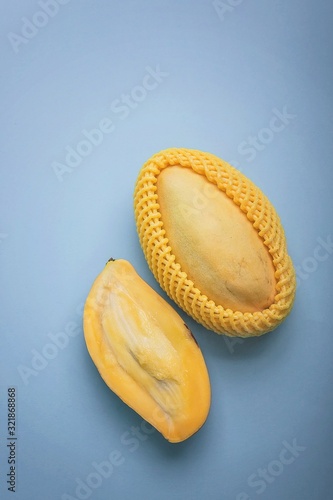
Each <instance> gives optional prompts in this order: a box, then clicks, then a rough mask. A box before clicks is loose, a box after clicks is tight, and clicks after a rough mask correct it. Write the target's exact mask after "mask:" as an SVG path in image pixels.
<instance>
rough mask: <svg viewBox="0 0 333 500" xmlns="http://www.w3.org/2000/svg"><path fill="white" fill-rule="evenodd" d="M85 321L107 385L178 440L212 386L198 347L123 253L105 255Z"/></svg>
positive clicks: (200, 418) (195, 424)
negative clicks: (121, 256) (113, 257)
mask: <svg viewBox="0 0 333 500" xmlns="http://www.w3.org/2000/svg"><path fill="white" fill-rule="evenodd" d="M83 329H84V336H85V341H86V345H87V348H88V351H89V354H90V356H91V358H92V360H93V362H94V363H95V365H96V367H97V369H98V371H99V373H100V375H101V377H102V378H103V380H104V381H105V383H106V384H107V385H108V387H109V388H110V389H111V390H112V391H113V392H115V393H116V394H117V395H118V396H119V397H120V398H121V399H122V400H123V401H124V402H125V403H126V404H127V405H128V406H130V407H131V408H132V409H133V410H135V411H136V412H137V413H138V414H139V415H141V416H142V417H143V418H144V419H145V420H147V421H148V422H149V423H150V424H151V425H153V426H154V427H155V428H156V429H157V430H158V431H159V432H161V433H162V435H163V436H164V437H165V438H166V439H167V440H168V441H170V442H173V443H176V442H180V441H183V440H185V439H187V438H189V437H190V436H191V435H192V434H194V433H195V432H197V431H198V430H199V428H200V427H201V426H202V425H203V424H204V422H205V420H206V418H207V416H208V413H209V408H210V397H211V396H210V394H211V392H210V381H209V375H208V371H207V368H206V364H205V361H204V358H203V356H202V353H201V351H200V348H199V346H198V345H197V343H196V341H195V339H194V337H193V336H192V334H191V333H190V331H189V329H188V327H187V326H186V325H185V324H184V322H183V320H182V318H181V317H180V316H179V315H178V314H177V313H176V311H175V310H174V309H173V308H172V307H171V306H170V305H169V304H168V303H167V302H166V301H165V300H164V299H162V297H160V296H159V295H158V294H157V293H156V292H155V291H154V290H153V289H152V288H151V287H150V286H149V285H148V284H147V283H146V282H145V281H144V280H142V279H141V278H140V276H139V275H138V274H137V273H136V271H135V270H134V268H133V266H132V265H131V264H130V263H129V262H128V261H125V260H121V259H119V260H115V261H113V260H111V261H109V262H108V263H107V265H106V266H105V268H104V269H103V271H102V272H101V273H100V275H99V276H98V277H97V278H96V280H95V282H94V284H93V286H92V288H91V290H90V292H89V294H88V297H87V300H86V303H85V307H84V315H83Z"/></svg>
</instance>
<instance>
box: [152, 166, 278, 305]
mask: <svg viewBox="0 0 333 500" xmlns="http://www.w3.org/2000/svg"><path fill="white" fill-rule="evenodd" d="M207 184H208V181H207V179H206V177H204V176H202V175H199V174H197V173H196V172H194V171H193V170H192V169H189V168H182V167H179V166H173V167H172V168H165V169H164V170H163V171H162V172H161V173H160V175H159V176H158V180H157V194H158V200H159V204H160V213H161V216H162V220H163V227H164V229H165V232H166V234H167V235H168V239H169V244H170V246H171V248H172V250H173V252H174V254H175V255H177V259H178V260H179V262H181V263H182V268H183V270H184V271H185V272H186V274H187V276H188V278H189V279H190V280H192V281H193V282H195V284H196V286H197V287H198V288H199V289H200V291H201V293H203V294H205V295H207V297H209V298H210V299H212V300H213V301H214V302H215V303H216V304H223V306H224V307H225V308H229V309H232V310H234V311H241V312H243V313H245V312H255V311H262V310H263V309H266V308H267V307H269V306H270V305H271V304H272V302H273V300H274V296H275V285H276V281H275V276H274V272H275V270H274V266H273V262H272V258H271V256H270V254H269V253H268V250H267V247H265V245H263V242H262V240H261V238H260V237H259V235H258V233H257V231H256V230H255V229H254V228H253V226H252V224H251V223H250V221H249V220H248V219H247V218H246V216H245V214H244V213H243V212H241V211H240V210H239V208H238V207H237V206H236V205H235V204H234V203H233V202H232V200H231V199H230V198H228V197H227V196H225V195H224V194H223V193H221V192H220V191H219V190H218V188H217V187H216V186H209V187H210V189H209V190H208V189H205V188H206V185H207Z"/></svg>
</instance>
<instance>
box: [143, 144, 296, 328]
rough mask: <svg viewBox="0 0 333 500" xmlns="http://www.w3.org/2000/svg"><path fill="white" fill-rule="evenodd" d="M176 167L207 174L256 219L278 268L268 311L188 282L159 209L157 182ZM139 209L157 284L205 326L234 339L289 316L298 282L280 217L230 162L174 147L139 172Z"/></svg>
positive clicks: (243, 210)
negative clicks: (218, 299) (219, 299)
mask: <svg viewBox="0 0 333 500" xmlns="http://www.w3.org/2000/svg"><path fill="white" fill-rule="evenodd" d="M173 165H177V166H181V167H184V168H191V169H192V170H193V171H194V172H197V173H198V174H201V175H204V176H206V178H207V180H208V181H209V182H211V183H212V184H214V185H216V186H217V187H218V189H219V190H220V191H222V192H223V193H225V194H226V195H227V196H228V197H229V198H231V199H232V200H233V201H234V203H235V204H236V205H237V206H238V207H239V209H240V210H241V211H242V212H244V213H245V214H246V216H247V218H248V219H249V220H250V221H251V223H252V225H253V227H254V228H255V229H256V231H257V232H258V234H259V236H260V237H261V238H262V240H263V242H264V244H265V245H266V246H267V248H268V251H269V253H270V255H271V257H272V261H273V265H274V268H275V278H276V293H275V298H274V301H273V303H272V304H271V305H270V307H269V308H267V309H264V310H263V311H256V312H254V313H250V312H249V313H247V312H245V313H242V312H239V311H232V310H231V309H227V308H224V307H223V304H216V303H215V302H214V301H212V300H210V299H209V297H207V296H205V295H203V294H202V293H201V292H200V290H198V288H196V286H195V283H194V282H193V281H191V280H190V279H188V277H187V274H186V273H185V272H184V271H183V270H182V267H181V263H180V262H178V261H177V258H176V256H175V255H174V254H173V251H172V248H171V247H170V245H169V242H168V238H167V236H166V234H165V230H164V228H163V221H162V216H161V213H160V211H159V203H158V194H157V185H156V184H157V178H158V175H159V173H160V172H161V170H162V169H164V168H167V167H170V166H173ZM134 209H135V218H136V225H137V231H138V235H139V239H140V243H141V246H142V249H143V252H144V255H145V257H146V260H147V262H148V265H149V267H150V269H151V271H152V272H153V274H154V276H155V278H156V280H157V281H158V282H159V284H160V285H161V287H162V288H163V290H165V292H166V293H167V294H168V295H169V297H170V298H171V299H173V300H174V301H175V302H176V303H177V304H178V305H179V306H180V307H181V308H182V309H183V310H184V311H185V312H186V313H187V314H189V315H190V316H191V317H192V318H194V319H195V320H196V321H198V322H199V323H201V324H202V325H204V326H205V327H206V328H208V329H209V330H213V331H214V332H216V333H223V334H226V335H230V336H240V337H248V336H259V335H262V334H263V333H266V332H268V331H270V330H273V329H274V328H276V327H277V326H278V325H279V324H280V323H281V321H283V320H284V319H285V317H286V316H287V315H288V314H289V312H290V310H291V308H292V305H293V301H294V296H295V289H296V280H295V271H294V268H293V264H292V262H291V259H290V257H289V255H288V253H287V247H286V239H285V235H284V230H283V227H282V225H281V222H280V219H279V217H278V215H277V213H276V211H275V209H274V207H273V206H272V204H271V203H270V202H269V200H268V199H267V197H266V196H265V195H264V194H263V193H262V192H261V190H260V189H259V188H258V187H256V186H255V185H254V184H253V183H252V182H251V181H250V180H249V179H247V177H245V176H244V175H243V174H242V173H241V172H239V171H238V170H237V169H235V168H234V167H232V166H231V165H229V164H228V163H227V162H225V161H223V160H221V159H219V158H217V157H216V156H214V155H213V154H210V153H203V152H201V151H197V150H192V149H183V148H171V149H166V150H164V151H161V152H159V153H157V154H155V155H154V156H152V158H150V159H149V160H148V161H147V162H146V163H145V164H144V165H143V167H142V169H141V171H140V173H139V176H138V179H137V183H136V187H135V193H134Z"/></svg>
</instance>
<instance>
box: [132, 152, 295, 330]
mask: <svg viewBox="0 0 333 500" xmlns="http://www.w3.org/2000/svg"><path fill="white" fill-rule="evenodd" d="M134 209H135V218H136V224H137V231H138V235H139V239H140V243H141V246H142V249H143V251H144V254H145V257H146V259H147V262H148V264H149V267H150V269H151V270H152V272H153V273H154V276H155V278H156V279H157V281H158V282H159V283H160V285H161V287H162V288H163V289H164V290H165V291H166V292H167V293H168V295H169V296H170V297H171V298H172V299H173V300H174V301H175V302H176V303H177V304H178V305H179V306H180V307H181V308H182V309H183V310H184V311H186V312H187V313H188V314H189V315H191V316H192V317H193V318H194V319H196V320H197V321H198V322H199V323H201V324H203V325H204V326H205V327H206V328H208V329H210V330H213V331H215V332H217V333H224V334H227V335H236V336H242V337H248V336H253V335H261V334H263V333H266V332H268V331H270V330H273V329H274V328H276V327H277V326H278V325H279V324H280V323H281V322H282V321H283V320H284V319H285V317H286V316H287V315H288V314H289V312H290V311H291V308H292V305H293V301H294V296H295V288H296V283H295V272H294V268H293V265H292V262H291V259H290V257H289V255H288V253H287V244H286V239H285V235H284V231H283V227H282V225H281V222H280V220H279V217H278V215H277V213H276V211H275V209H274V207H273V206H272V204H271V203H270V202H269V200H268V199H267V197H265V195H264V194H263V193H262V191H261V190H260V189H259V188H258V187H257V186H255V185H254V184H253V183H252V182H251V181H250V180H249V179H248V178H247V177H245V176H244V175H243V174H241V172H239V171H238V170H236V169H235V168H234V167H232V166H231V165H229V164H228V163H227V162H224V161H223V160H220V159H219V158H217V157H216V156H214V155H212V154H210V153H203V152H200V151H196V150H189V149H175V148H172V149H168V150H164V151H161V152H160V153H157V154H156V155H154V156H153V157H152V158H151V159H150V160H148V161H147V162H146V163H145V165H144V166H143V167H142V169H141V171H140V173H139V176H138V179H137V183H136V187H135V194H134Z"/></svg>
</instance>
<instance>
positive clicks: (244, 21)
mask: <svg viewBox="0 0 333 500" xmlns="http://www.w3.org/2000/svg"><path fill="white" fill-rule="evenodd" d="M223 3H224V5H225V6H227V7H223V5H222V4H223ZM236 4H237V5H236ZM49 9H51V7H49ZM40 11H43V9H42V8H41V6H40V4H39V3H38V2H36V1H30V0H29V1H28V0H26V1H25V2H4V1H3V2H2V3H1V7H0V33H1V42H0V51H1V61H2V62H1V69H2V71H1V122H2V132H1V139H0V140H1V167H0V168H1V187H0V193H1V195H0V214H1V218H0V259H1V282H0V293H1V296H0V302H1V318H0V327H1V336H0V339H1V340H0V342H1V349H0V352H1V368H0V370H1V379H0V380H1V382H0V401H1V407H0V413H1V414H0V466H1V468H0V471H1V473H0V497H1V498H2V499H7V498H16V499H18V500H21V499H22V500H26V499H27V500H30V499H31V500H45V499H48V500H55V499H59V500H60V499H62V500H64V499H66V498H67V500H68V498H71V497H72V498H80V495H81V498H83V497H85V498H91V499H94V500H109V499H111V498H112V499H116V500H120V499H121V500H130V499H131V500H132V499H133V498H137V499H152V500H155V499H157V498H158V499H162V500H169V499H175V500H183V499H189V500H190V499H191V500H202V499H203V498H205V499H207V500H208V499H209V500H224V499H226V500H229V499H230V500H248V499H251V500H253V499H256V498H262V499H265V500H266V499H268V500H281V499H284V500H298V499H299V500H313V499H320V500H326V499H327V500H328V499H331V498H333V491H332V488H333V480H332V446H333V436H332V419H333V397H332V356H333V342H332V333H333V332H332V322H331V311H332V277H333V276H332V270H333V269H332V265H333V258H332V248H331V247H330V246H328V250H327V249H326V250H325V249H324V247H323V244H322V242H323V241H324V242H325V241H326V242H327V241H328V242H329V241H330V238H332V235H333V228H332V179H333V174H332V111H333V110H332V107H333V105H332V72H333V70H332V49H333V47H332V45H333V43H332V42H333V35H332V33H333V31H332V16H333V6H332V3H331V2H329V1H324V0H319V1H316V2H315V1H309V0H306V1H305V0H294V1H293V2H288V1H287V0H285V1H277V0H257V1H253V0H252V1H250V0H244V1H239V2H236V1H235V0H225V2H220V3H219V5H218V4H216V2H215V5H214V2H212V1H210V0H209V1H208V0H201V1H190V0H186V1H184V0H183V1H181V2H180V1H176V0H173V1H163V0H161V1H159V2H156V1H152V0H146V1H143V0H141V1H134V0H124V1H122V2H116V1H107V0H99V1H92V0H91V1H82V2H78V1H75V0H70V1H68V2H67V3H66V1H65V0H63V4H62V5H60V2H59V3H58V4H56V6H54V4H53V11H52V16H53V17H52V16H51V14H47V15H45V14H44V15H43V14H42V15H40V14H38V12H40ZM44 12H45V9H44ZM49 12H51V11H50V10H49ZM36 13H37V14H36ZM24 18H26V19H27V20H29V21H30V22H33V21H34V22H35V23H36V24H37V25H43V24H44V25H43V26H40V27H38V28H37V29H34V28H33V27H32V28H31V27H30V35H29V33H28V35H29V36H30V38H26V37H25V38H17V36H21V37H22V36H23V35H22V33H21V32H22V29H23V30H24V26H27V21H25V20H24ZM27 29H28V28H25V30H27ZM24 33H25V35H27V31H24ZM13 34H14V35H13ZM15 36H16V38H15ZM13 40H15V41H13ZM22 40H23V41H22ZM148 66H149V67H150V68H152V69H156V68H158V67H159V69H160V71H161V72H163V77H160V80H161V81H160V82H157V83H158V85H156V86H155V88H154V89H151V90H148V91H147V92H146V95H145V96H144V98H142V99H141V97H143V95H144V94H143V93H142V92H141V94H140V90H137V89H135V87H136V86H138V85H142V82H143V79H144V77H145V75H146V74H147V67H148ZM152 82H153V81H152V80H149V83H150V84H151V86H152ZM131 93H134V95H135V96H139V98H140V99H141V101H140V102H137V103H135V102H134V101H132V102H134V105H133V107H132V108H131V107H129V106H127V108H128V109H127V111H125V110H123V113H122V114H121V113H120V112H118V113H117V112H115V111H114V110H112V109H111V105H112V104H113V106H115V105H116V104H115V103H114V101H115V100H116V99H122V95H123V94H131ZM118 104H119V103H118ZM283 109H284V110H285V112H287V114H289V115H292V118H290V117H289V118H288V119H286V122H287V123H286V124H285V127H284V128H283V130H281V131H280V132H274V133H273V134H272V133H270V132H267V130H266V131H264V132H263V129H265V128H266V129H267V127H269V123H270V121H271V119H272V117H273V116H274V110H278V111H280V112H283ZM125 114H126V117H125V116H124V115H125ZM104 118H109V119H110V120H112V122H113V128H114V129H113V131H112V132H111V133H107V134H104V135H103V140H102V142H101V143H100V144H99V145H96V146H92V147H91V148H90V149H91V150H90V151H89V154H88V155H87V156H85V157H82V159H81V162H80V164H79V165H78V166H77V167H75V168H73V169H72V171H71V172H66V173H63V175H60V178H59V175H58V177H57V175H56V173H55V170H54V162H58V163H62V164H64V163H65V156H66V151H68V150H67V149H66V148H68V147H72V148H74V149H75V148H77V147H78V144H79V143H80V141H82V140H83V139H85V137H84V135H83V132H82V131H83V130H84V129H86V130H87V131H91V130H92V129H95V128H97V127H98V125H99V123H100V121H101V120H103V119H104ZM250 137H255V138H256V137H257V138H258V137H259V146H257V149H255V150H254V153H253V154H250V153H245V146H246V144H247V143H248V141H249V140H253V139H249V138H250ZM260 138H262V139H263V141H265V140H266V143H265V144H264V143H263V142H262V141H261V139H260ZM244 141H245V144H244ZM167 147H187V148H195V149H201V150H203V151H209V152H211V153H214V154H216V155H217V156H219V157H221V158H224V159H225V160H228V161H230V162H232V163H233V164H234V165H236V166H238V167H239V168H240V169H241V170H242V171H243V172H244V173H245V174H246V175H247V176H248V177H250V178H251V179H252V180H253V181H254V182H255V183H256V184H257V185H258V186H260V187H261V188H262V189H263V191H264V192H265V194H266V195H267V196H268V197H269V198H270V199H271V201H272V203H273V204H274V206H275V207H276V209H277V211H278V213H279V215H280V217H281V219H282V222H283V225H284V227H285V231H286V236H287V239H288V248H289V252H290V255H291V256H292V258H293V261H294V263H295V266H296V267H297V269H298V281H299V287H298V291H297V299H296V303H295V306H294V309H293V311H292V313H291V315H290V316H289V317H288V319H287V320H286V321H285V323H283V325H282V326H281V327H279V328H278V330H276V331H274V332H272V333H270V334H267V335H265V336H263V337H261V338H259V339H249V340H246V341H241V342H239V343H234V342H233V341H228V339H225V338H224V337H223V336H218V335H216V334H214V333H212V332H208V331H207V330H205V329H204V328H203V327H201V326H199V325H198V324H196V323H195V322H194V321H192V320H191V319H189V318H188V317H187V316H186V315H185V313H183V312H182V311H180V314H181V315H182V317H183V318H184V319H185V320H186V321H187V323H188V324H189V326H190V328H191V329H192V331H193V333H194V335H195V337H196V338H197V340H198V342H199V344H200V346H201V348H202V351H203V354H204V356H205V359H206V362H207V366H208V369H209V373H210V378H211V384H212V406H211V411H210V415H209V418H208V420H207V423H206V424H205V426H204V427H203V428H202V429H201V430H200V432H198V433H197V434H196V435H195V436H193V437H192V438H191V439H189V440H187V441H186V442H184V443H181V444H177V445H175V444H170V443H168V442H166V441H165V440H164V438H163V437H162V436H161V435H160V434H159V433H158V432H154V433H151V434H147V433H143V434H142V433H141V434H140V436H141V438H133V437H132V438H131V439H132V441H130V442H129V435H130V434H131V433H132V432H133V429H132V427H137V426H140V425H141V423H142V419H141V418H140V416H139V415H137V414H136V413H135V412H133V411H132V410H131V409H129V408H128V407H127V406H125V405H124V404H123V403H122V402H121V401H120V400H119V399H118V398H117V397H116V396H115V395H114V394H113V393H111V391H110V390H109V389H108V388H107V387H106V385H105V384H104V383H103V381H102V380H101V378H100V377H99V375H98V372H97V370H96V369H95V367H94V365H93V363H92V361H91V360H90V358H89V355H88V353H87V350H86V347H85V344H84V339H83V335H82V327H81V322H82V314H81V305H82V302H83V301H84V300H85V298H86V295H87V293H88V291H89V289H90V286H91V284H92V282H93V280H94V279H95V277H96V275H97V274H98V273H99V272H100V271H101V269H102V268H103V266H104V264H105V262H106V261H107V260H108V258H109V257H111V256H113V257H115V258H125V259H128V260H130V262H131V263H132V264H133V265H134V266H135V268H136V269H137V271H138V272H139V274H140V275H141V276H142V277H143V278H144V279H145V280H146V281H147V282H148V283H149V284H151V285H152V286H153V287H154V288H155V289H156V290H157V291H158V292H159V293H161V294H162V295H163V296H164V297H165V294H164V293H163V292H162V291H161V289H160V288H159V286H158V284H157V283H156V282H155V280H154V278H153V276H152V274H151V272H150V271H149V269H148V266H147V264H146V262H145V260H144V257H143V254H142V251H141V248H140V245H139V242H138V238H137V234H136V229H135V223H134V216H133V209H132V196H133V189H134V183H135V180H136V177H137V174H138V171H139V169H140V168H141V166H142V164H143V163H144V162H145V161H146V160H147V159H148V158H149V157H150V156H151V155H153V154H154V153H156V152H158V151H159V150H161V149H164V148H167ZM246 147H247V148H248V145H247V146H246ZM253 155H254V158H253ZM318 238H319V239H318ZM320 238H321V239H320ZM318 246H319V247H320V248H321V250H320V253H318V252H317V251H316V249H317V250H318V248H317V247H318ZM314 255H317V256H318V255H320V256H321V258H320V259H319V260H318V258H317V257H315V256H314ZM73 323H74V325H73ZM72 327H73V328H74V327H75V328H76V329H75V330H73V331H72V333H73V332H74V333H75V334H76V335H74V336H71V337H69V336H68V334H66V335H65V336H64V335H63V336H62V338H63V339H67V341H65V340H63V342H64V343H65V344H66V342H67V344H66V345H65V346H63V348H62V349H61V348H55V347H52V346H51V347H49V345H48V344H50V343H51V344H52V342H51V340H50V339H51V337H50V335H51V336H52V335H55V334H58V333H59V332H64V331H65V329H66V328H67V332H68V331H69V330H70V328H72ZM58 338H59V336H58ZM53 346H54V344H53ZM36 352H37V353H39V354H38V355H39V356H41V355H42V353H43V352H44V353H45V352H46V353H47V355H48V356H49V359H46V358H45V357H44V358H43V359H44V362H43V361H41V359H40V358H39V365H38V369H34V368H33V366H35V368H36V363H38V362H37V361H36V359H37V358H36V356H37V357H38V355H37V354H36ZM51 357H52V358H53V359H50V358H51ZM33 363H35V364H34V365H33ZM22 367H23V368H22ZM27 369H28V370H31V371H30V372H29V371H26V370H27ZM24 370H25V371H24ZM22 373H25V375H22ZM13 385H14V386H15V387H16V388H17V419H18V432H17V436H18V444H17V492H16V495H15V496H14V495H13V494H12V493H10V492H8V491H7V489H6V488H7V487H6V483H5V474H6V473H7V471H8V465H7V463H6V460H7V454H8V452H7V448H6V438H7V425H6V418H7V417H6V397H7V387H8V386H13ZM140 439H142V440H140ZM295 440H296V441H295ZM295 442H296V446H297V447H299V448H301V451H296V452H295V456H294V457H293V456H292V454H291V453H290V452H289V453H288V454H287V455H286V456H287V457H288V458H290V463H289V464H284V465H283V464H282V462H281V460H280V458H279V457H280V453H281V451H282V450H283V449H284V448H285V446H286V445H285V443H288V444H289V445H292V444H293V443H294V444H295ZM296 449H297V448H296ZM116 450H118V465H116V466H114V468H113V470H112V473H110V474H109V477H106V478H102V479H101V476H96V474H95V476H93V475H91V474H92V473H94V472H96V471H95V469H94V465H93V463H94V462H96V463H101V462H102V461H106V460H108V459H109V458H108V457H109V456H110V454H112V452H115V451H116ZM116 455H117V453H115V456H116ZM119 457H121V458H119ZM291 458H294V460H291ZM116 461H117V460H116ZM260 469H267V471H268V474H269V475H268V476H266V477H268V479H262V478H261V479H260V478H259V475H260V474H262V472H260ZM272 471H273V472H272ZM109 472H110V471H109ZM274 474H275V475H274ZM89 475H90V477H89V480H90V481H92V482H93V481H94V478H95V481H96V485H98V487H93V488H90V490H88V489H87V488H86V489H85V490H84V491H83V490H81V491H80V492H79V493H78V495H79V496H77V494H76V493H75V488H76V486H77V484H78V483H77V482H76V480H77V479H80V480H82V481H83V482H84V483H85V484H87V482H86V480H87V477H88V476H89ZM106 475H107V474H106ZM258 481H259V483H258ZM99 483H100V484H99ZM65 494H67V495H71V497H66V495H65Z"/></svg>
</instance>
